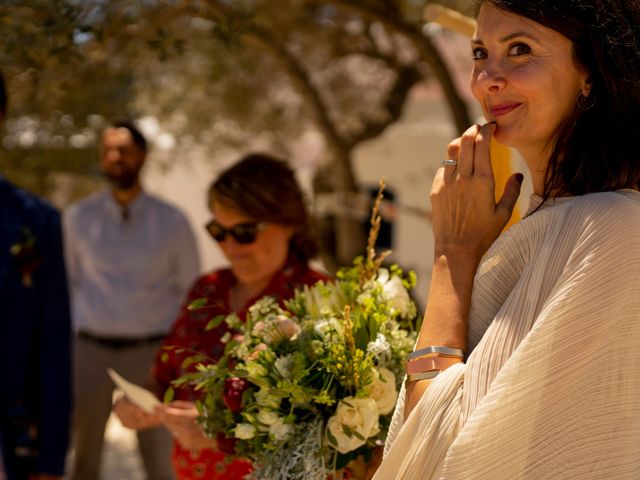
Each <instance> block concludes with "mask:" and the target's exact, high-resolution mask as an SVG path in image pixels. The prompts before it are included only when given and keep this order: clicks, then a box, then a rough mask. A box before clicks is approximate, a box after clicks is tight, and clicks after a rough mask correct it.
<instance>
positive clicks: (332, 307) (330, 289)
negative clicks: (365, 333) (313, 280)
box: [303, 282, 345, 318]
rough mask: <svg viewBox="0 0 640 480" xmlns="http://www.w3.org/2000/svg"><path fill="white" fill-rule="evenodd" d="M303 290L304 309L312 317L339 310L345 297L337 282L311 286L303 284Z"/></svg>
mask: <svg viewBox="0 0 640 480" xmlns="http://www.w3.org/2000/svg"><path fill="white" fill-rule="evenodd" d="M303 291H304V305H305V310H306V311H307V315H309V316H310V317H312V318H318V317H320V316H321V315H322V314H323V313H326V312H332V311H339V312H341V311H342V309H343V308H344V305H345V298H344V295H343V294H342V292H341V291H340V287H339V284H338V282H330V283H318V284H316V285H314V286H313V287H309V286H307V285H305V286H304V289H303Z"/></svg>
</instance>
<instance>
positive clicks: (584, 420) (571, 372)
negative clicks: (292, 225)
mask: <svg viewBox="0 0 640 480" xmlns="http://www.w3.org/2000/svg"><path fill="white" fill-rule="evenodd" d="M535 198H536V197H534V199H535ZM537 201H538V202H539V199H538V200H537ZM469 321H470V324H469V350H470V351H471V352H472V353H471V355H470V356H469V358H468V359H467V362H466V364H464V365H463V364H460V365H456V366H455V367H451V368H449V369H448V370H446V371H445V372H443V373H442V374H441V375H439V376H438V377H436V379H435V380H434V381H433V382H432V383H431V385H430V386H429V388H428V389H427V391H426V393H425V394H424V395H423V397H422V399H421V400H420V402H419V404H418V405H417V406H416V408H415V409H414V410H413V412H412V414H411V415H410V417H409V418H408V419H407V421H406V422H405V423H404V425H403V424H402V410H403V401H401V402H399V405H398V406H397V407H396V408H397V409H396V412H395V414H394V422H393V423H392V427H391V429H390V433H389V437H388V439H387V446H386V448H385V458H384V461H383V463H382V465H381V467H380V468H379V469H378V471H377V473H376V476H375V477H374V479H375V480H390V479H402V480H418V479H420V480H422V479H456V480H457V479H473V480H483V479H487V480H501V479H504V480H515V479H536V480H540V479H554V480H558V479H571V480H576V479H627V478H628V479H632V478H633V479H637V478H640V193H638V192H635V191H632V190H622V191H620V192H606V193H596V194H589V195H585V196H581V197H572V198H562V199H556V200H554V201H552V202H551V204H548V205H547V204H546V205H545V206H544V207H543V208H542V209H540V210H538V211H537V212H536V213H534V214H532V215H531V216H529V217H527V218H525V219H524V220H522V221H521V222H520V223H518V224H517V225H515V226H514V227H512V228H511V229H510V230H508V231H507V232H506V233H505V234H503V235H502V236H501V237H500V238H499V239H498V240H497V241H496V242H495V244H494V245H493V246H492V247H491V249H490V250H489V252H487V254H486V255H485V257H484V259H483V261H482V263H481V265H480V267H479V269H478V272H477V274H476V278H475V282H474V289H473V296H472V302H471V311H470V320H469ZM401 398H404V395H402V396H401Z"/></svg>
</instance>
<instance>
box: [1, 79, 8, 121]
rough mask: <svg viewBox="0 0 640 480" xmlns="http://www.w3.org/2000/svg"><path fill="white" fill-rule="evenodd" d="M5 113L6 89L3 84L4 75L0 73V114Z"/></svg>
mask: <svg viewBox="0 0 640 480" xmlns="http://www.w3.org/2000/svg"><path fill="white" fill-rule="evenodd" d="M6 112H7V87H6V85H5V82H4V75H3V74H2V71H0V114H2V115H4V114H5V113H6Z"/></svg>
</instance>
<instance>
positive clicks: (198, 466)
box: [153, 263, 329, 480]
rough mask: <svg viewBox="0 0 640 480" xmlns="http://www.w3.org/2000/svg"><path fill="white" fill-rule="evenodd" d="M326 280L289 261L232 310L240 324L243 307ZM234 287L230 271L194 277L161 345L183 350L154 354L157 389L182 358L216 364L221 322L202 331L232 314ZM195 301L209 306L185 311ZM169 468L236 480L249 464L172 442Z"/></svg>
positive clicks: (212, 479) (182, 392)
mask: <svg viewBox="0 0 640 480" xmlns="http://www.w3.org/2000/svg"><path fill="white" fill-rule="evenodd" d="M328 279H329V278H328V277H327V276H325V275H323V274H321V273H318V272H315V271H313V270H311V269H310V268H309V267H308V266H307V265H305V264H302V263H289V264H287V266H286V267H285V268H284V269H282V270H281V271H279V272H277V273H276V274H275V275H274V276H273V278H272V279H271V282H270V283H269V285H268V286H267V287H266V288H265V289H264V291H263V292H262V293H260V294H259V295H257V296H256V297H255V298H252V299H251V300H249V301H248V302H247V304H246V305H245V306H244V307H242V309H241V310H240V311H239V312H237V313H238V316H239V317H240V318H241V319H242V320H244V319H245V317H246V314H247V310H248V308H249V307H250V306H251V305H252V304H253V303H255V302H256V301H257V300H258V299H260V298H261V297H263V296H265V295H269V296H272V297H274V298H276V299H277V300H278V302H280V304H281V305H282V303H283V302H284V300H287V299H289V298H291V297H293V293H294V290H295V289H296V288H298V287H301V286H304V285H313V284H315V283H316V282H318V281H319V280H325V281H326V280H328ZM235 284H236V279H235V277H234V276H233V274H232V273H231V271H230V270H219V271H216V272H213V273H211V274H208V275H205V276H203V277H201V278H199V279H198V280H197V281H196V283H195V285H194V286H193V288H192V289H191V291H190V292H189V294H188V295H187V299H186V301H185V302H184V304H183V306H182V309H181V311H180V314H179V316H178V319H177V320H176V322H175V323H174V325H173V327H172V328H171V331H170V332H169V334H168V335H167V337H166V338H165V339H164V341H163V346H178V347H186V348H187V349H189V351H188V352H183V353H178V352H176V351H175V349H172V350H165V349H164V348H161V349H160V350H159V351H158V354H157V356H156V361H155V365H154V372H153V373H154V376H155V380H156V381H157V383H158V384H159V385H160V388H161V389H162V391H164V390H166V389H167V388H168V387H169V386H170V383H171V381H172V380H175V379H176V378H178V377H179V376H181V375H182V374H184V373H186V372H187V371H192V369H193V366H191V367H188V368H187V369H184V368H182V362H183V360H184V359H185V358H187V357H189V356H191V355H193V354H194V353H195V352H199V353H203V354H205V355H207V356H209V357H211V358H212V359H213V360H214V361H217V360H218V359H219V358H220V357H221V356H222V354H223V352H224V345H223V344H222V342H221V341H220V338H221V337H222V336H223V335H224V334H225V333H226V332H227V331H228V327H227V325H226V323H224V322H223V323H222V325H220V326H219V327H217V328H215V329H213V330H209V331H206V330H205V327H206V325H207V323H208V322H209V320H211V319H212V318H215V317H216V316H218V315H227V314H229V313H231V309H230V298H229V295H230V292H231V287H233V286H234V285H235ZM198 298H207V299H208V304H207V305H208V306H210V307H211V308H205V309H201V310H188V309H187V306H188V305H189V304H190V303H192V302H193V301H194V300H196V299H198ZM175 399H176V400H188V401H194V400H196V399H197V394H196V393H194V392H193V390H191V389H189V388H181V389H176V391H175ZM173 466H174V469H175V471H176V475H177V478H178V480H197V479H207V480H232V479H233V480H236V479H241V478H243V477H244V476H245V475H247V474H248V473H250V472H251V464H250V463H249V462H248V461H244V460H234V461H232V462H230V463H227V462H225V459H224V454H223V453H220V452H216V451H213V450H207V449H204V450H199V451H189V450H185V449H183V448H182V447H181V446H180V445H179V444H178V443H177V442H174V448H173Z"/></svg>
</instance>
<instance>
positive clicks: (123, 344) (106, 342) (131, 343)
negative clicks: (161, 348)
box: [78, 330, 165, 349]
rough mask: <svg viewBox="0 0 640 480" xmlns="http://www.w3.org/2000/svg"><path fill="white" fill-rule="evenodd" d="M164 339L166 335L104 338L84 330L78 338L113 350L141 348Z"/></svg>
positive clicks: (79, 333)
mask: <svg viewBox="0 0 640 480" xmlns="http://www.w3.org/2000/svg"><path fill="white" fill-rule="evenodd" d="M164 337H165V334H163V333H159V334H157V335H149V336H148V337H103V336H98V335H94V334H92V333H88V332H83V331H82V330H81V331H79V332H78V338H81V339H82V340H86V341H88V342H91V343H95V344H96V345H102V346H103V347H108V348H113V349H123V348H132V347H141V346H143V345H148V344H150V343H157V342H159V341H161V340H162V339H163V338H164Z"/></svg>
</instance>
